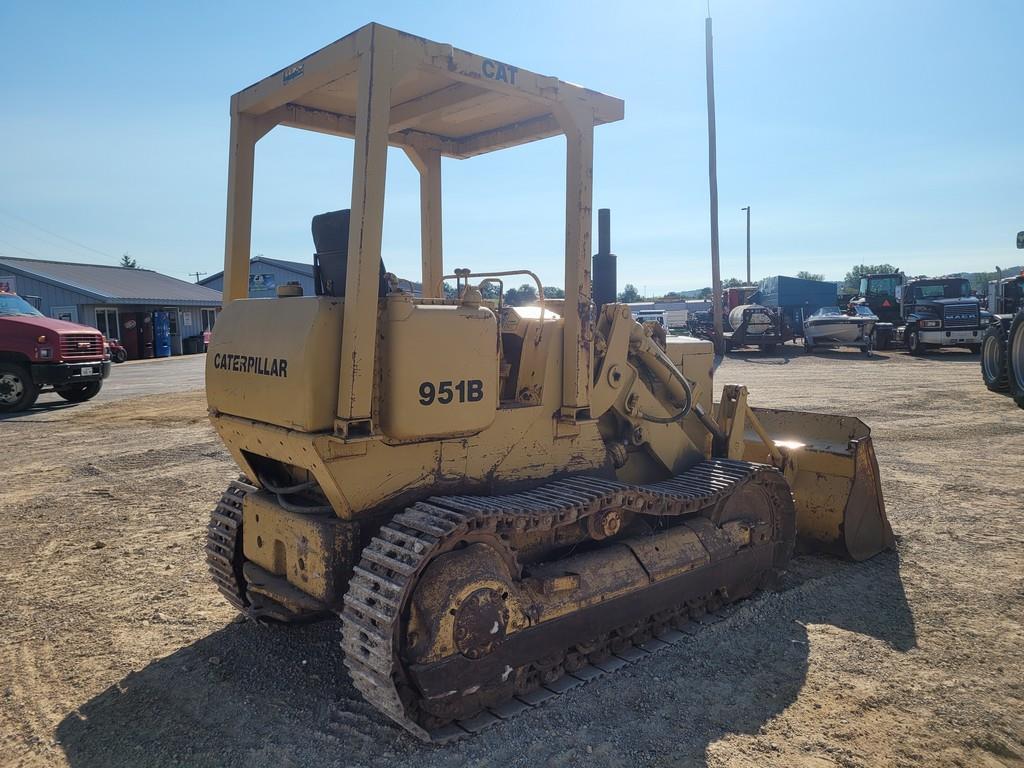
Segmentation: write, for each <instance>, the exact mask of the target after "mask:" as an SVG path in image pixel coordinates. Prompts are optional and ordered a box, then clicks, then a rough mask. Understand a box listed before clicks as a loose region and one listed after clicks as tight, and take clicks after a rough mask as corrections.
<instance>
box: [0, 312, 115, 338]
mask: <svg viewBox="0 0 1024 768" xmlns="http://www.w3.org/2000/svg"><path fill="white" fill-rule="evenodd" d="M0 323H3V324H4V325H6V326H7V328H8V330H10V331H18V330H23V331H24V332H25V333H33V334H36V335H38V334H39V332H41V331H50V332H52V333H57V334H62V333H95V334H97V335H99V331H98V330H96V329H95V328H92V327H90V326H88V325H79V324H78V323H69V322H68V321H67V320H57V319H55V318H52V317H37V316H29V315H15V316H13V317H0Z"/></svg>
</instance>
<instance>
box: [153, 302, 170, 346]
mask: <svg viewBox="0 0 1024 768" xmlns="http://www.w3.org/2000/svg"><path fill="white" fill-rule="evenodd" d="M153 352H154V353H155V354H156V356H157V357H170V356H171V318H170V316H169V315H168V314H167V313H166V312H154V313H153Z"/></svg>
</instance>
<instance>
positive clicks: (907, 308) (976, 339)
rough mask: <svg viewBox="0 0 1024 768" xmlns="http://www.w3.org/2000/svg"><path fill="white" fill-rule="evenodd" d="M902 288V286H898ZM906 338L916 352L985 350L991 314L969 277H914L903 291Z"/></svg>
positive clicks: (909, 345) (902, 312)
mask: <svg viewBox="0 0 1024 768" xmlns="http://www.w3.org/2000/svg"><path fill="white" fill-rule="evenodd" d="M897 290H898V291H900V288H899V287H898V288H897ZM900 293H901V294H902V295H900V296H899V299H900V313H901V315H902V317H903V322H904V326H905V327H904V328H903V334H902V335H903V340H904V343H905V344H906V347H907V350H908V351H909V352H910V354H912V355H918V354H922V353H923V352H924V351H925V350H927V349H929V348H934V347H966V348H967V349H968V350H970V351H971V352H972V353H975V354H976V353H978V352H980V351H981V339H982V336H983V335H984V332H985V328H986V326H987V325H988V323H989V319H990V315H989V313H988V312H984V311H982V309H981V302H980V301H979V300H978V298H977V297H976V296H974V295H972V293H971V283H970V281H969V280H966V279H964V278H960V277H943V278H934V279H926V280H912V281H910V282H909V283H907V284H906V285H904V286H902V290H901V291H900Z"/></svg>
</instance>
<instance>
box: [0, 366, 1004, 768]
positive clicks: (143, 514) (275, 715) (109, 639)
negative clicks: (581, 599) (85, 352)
mask: <svg viewBox="0 0 1024 768" xmlns="http://www.w3.org/2000/svg"><path fill="white" fill-rule="evenodd" d="M115 373H116V371H115ZM717 381H718V383H719V384H721V383H725V382H743V383H746V384H748V385H749V387H750V390H751V400H752V403H753V404H754V405H764V406H772V407H783V408H797V409H804V410H819V411H826V412H830V413H848V414H851V415H856V416H859V417H861V418H862V419H864V420H865V421H866V422H868V423H869V424H870V425H871V426H872V427H873V429H874V435H875V440H876V450H877V453H878V457H879V462H880V466H881V472H882V484H883V488H884V492H885V496H886V503H887V506H888V510H889V516H890V519H891V521H892V524H893V528H894V530H895V532H896V534H897V538H898V552H897V553H889V554H885V555H882V556H879V557H877V558H875V559H874V560H871V561H869V562H867V563H861V564H851V563H846V562H843V561H839V560H836V559H832V558H827V557H804V558H800V559H798V560H796V561H794V563H793V567H792V569H791V571H790V573H789V575H788V576H787V577H786V579H785V582H784V584H783V585H782V589H781V590H780V591H779V592H775V593H771V594H761V595H758V596H755V597H754V598H752V599H750V600H748V601H745V602H744V603H742V604H741V605H739V606H738V607H737V608H736V609H735V610H734V611H733V612H732V613H730V614H729V615H728V616H727V617H726V618H724V619H723V620H722V621H721V622H719V623H716V624H712V625H710V626H706V627H702V628H701V629H700V631H699V632H698V633H697V634H696V635H695V636H693V637H692V638H690V639H689V640H688V641H686V642H685V643H682V644H680V645H678V646H673V647H671V648H669V649H666V650H664V651H662V652H660V653H657V654H655V655H653V656H650V657H648V658H646V659H644V660H642V661H641V662H639V663H638V664H636V665H634V666H632V667H629V668H627V669H625V670H622V671H620V672H618V673H616V674H615V675H612V676H609V677H606V678H603V679H601V680H598V681H595V682H593V683H591V684H589V685H587V686H585V687H583V688H580V689H576V690H574V691H572V692H570V693H567V694H566V695H564V696H563V697H561V698H560V699H558V700H555V701H552V702H549V703H548V704H547V705H545V706H542V707H539V708H537V709H534V710H531V711H529V712H527V713H525V714H524V715H522V716H521V717H519V718H518V719H516V720H514V721H512V722H509V723H504V724H501V725H499V726H498V727H496V728H492V729H491V730H489V731H487V732H485V733H483V734H481V735H480V736H478V737H476V738H473V739H470V740H467V741H464V742H460V743H458V744H456V745H453V746H449V747H441V748H434V747H424V746H422V745H420V744H419V743H417V742H415V741H414V740H412V739H411V738H409V737H407V736H406V735H405V734H404V733H403V732H401V731H400V730H398V729H397V728H395V727H392V726H391V725H390V724H389V723H388V722H387V721H385V720H384V719H382V718H381V717H380V716H378V714H377V713H376V712H375V711H374V710H373V709H372V708H370V707H369V706H367V705H366V704H364V703H363V702H362V701H361V699H360V698H359V696H358V694H357V693H356V692H355V691H354V689H353V688H352V686H351V684H350V683H349V681H348V679H347V677H346V673H345V671H344V667H343V666H342V663H341V658H340V651H339V648H338V642H337V641H338V632H339V630H338V626H337V624H336V623H335V622H325V623H320V624H315V625H310V626H304V627H292V628H282V627H263V626H259V625H257V624H254V623H250V622H240V621H238V620H237V619H236V617H235V615H234V613H233V611H232V610H231V609H230V608H229V607H228V606H227V605H226V604H225V603H224V602H223V600H222V599H221V598H220V597H219V595H218V594H217V593H216V591H215V590H214V588H213V586H212V585H211V584H210V583H209V581H208V579H207V576H206V571H205V565H204V562H203V555H202V547H203V537H204V534H205V526H206V519H207V516H208V513H209V509H210V508H211V506H212V504H213V503H214V501H215V500H216V498H217V497H218V496H219V494H220V492H221V490H222V489H223V487H224V486H225V485H226V483H227V482H228V481H229V480H230V479H232V478H233V477H235V476H236V474H237V470H236V469H235V468H234V466H233V464H232V463H231V462H230V460H229V459H228V456H227V453H226V452H225V451H224V450H223V449H222V447H221V445H220V443H219V441H218V440H217V438H216V436H215V435H214V433H213V431H212V430H211V429H210V427H209V425H208V424H207V422H206V419H205V402H204V400H203V396H202V393H201V392H200V391H192V392H181V391H179V392H177V393H176V394H170V395H144V396H135V395H134V394H132V393H130V392H129V393H127V394H126V395H124V397H122V398H120V399H113V398H111V400H112V401H108V402H102V401H101V402H93V403H88V404H85V405H82V406H78V407H74V408H67V407H62V406H59V405H56V404H54V406H52V407H47V406H42V407H39V408H36V409H34V410H33V411H32V412H31V413H29V414H25V415H23V416H19V417H14V418H8V419H6V420H4V421H3V422H0V434H3V436H4V453H3V454H2V455H3V462H2V466H3V475H4V478H5V481H6V482H5V484H4V485H5V487H4V493H3V495H2V496H0V765H14V766H33V767H35V766H49V765H56V766H65V765H70V766H76V767H79V768H84V767H86V766H172V765H183V766H235V765H238V766H243V765H244V766H253V767H255V768H261V767H262V766H267V767H268V768H269V767H270V766H300V765H301V766H309V767H311V768H312V767H317V766H342V765H351V766H390V765H409V764H416V765H417V766H418V768H430V767H431V766H450V765H467V766H481V767H483V766H494V767H495V768H498V767H499V766H502V767H503V766H531V768H532V767H535V766H559V765H587V766H632V765H652V766H680V765H698V766H700V765H708V766H754V765H756V766H807V767H810V766H814V767H819V766H821V767H823V766H886V765H895V766H916V765H930V766H936V765H939V766H946V765H955V766H972V767H973V766H1021V765H1024V757H1022V756H1024V704H1022V696H1024V689H1022V683H1024V632H1022V623H1021V622H1022V617H1024V610H1022V608H1024V589H1022V587H1024V563H1022V552H1024V548H1022V541H1024V534H1022V532H1021V526H1020V515H1021V511H1022V494H1021V486H1020V483H1021V476H1022V456H1024V411H1021V410H1019V409H1017V408H1015V407H1014V406H1013V404H1012V402H1011V401H1010V400H1008V399H1007V398H1003V397H1000V396H997V395H992V394H990V393H988V392H987V390H985V388H984V387H983V386H982V384H981V379H980V374H979V371H978V363H977V358H974V357H970V356H968V355H966V354H964V353H960V352H956V351H948V352H943V353H939V354H935V355H932V356H929V357H927V358H924V359H916V358H910V357H908V356H906V355H904V354H902V353H880V354H876V355H874V356H873V357H872V359H870V360H865V359H864V358H863V357H862V356H861V355H860V354H859V353H857V352H855V351H851V352H849V353H847V352H834V353H829V354H824V355H818V356H813V357H811V356H806V355H804V354H803V353H802V352H801V351H797V350H796V349H795V348H792V349H787V350H786V351H785V353H784V354H783V355H779V356H775V357H769V356H763V355H761V354H758V353H749V354H737V355H734V356H733V357H731V358H730V359H728V360H727V361H726V362H725V363H724V364H723V366H722V368H721V369H720V370H719V374H718V378H717ZM143 391H144V390H143ZM125 397H126V398H127V399H124V398H125Z"/></svg>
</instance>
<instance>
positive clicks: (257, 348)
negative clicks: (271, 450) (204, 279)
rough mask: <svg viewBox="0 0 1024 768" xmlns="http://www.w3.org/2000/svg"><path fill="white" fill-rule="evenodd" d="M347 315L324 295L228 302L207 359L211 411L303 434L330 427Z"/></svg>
mask: <svg viewBox="0 0 1024 768" xmlns="http://www.w3.org/2000/svg"><path fill="white" fill-rule="evenodd" d="M343 309H344V302H343V301H342V300H341V299H334V298H329V297H324V296H309V297H295V298H287V299H242V300H240V301H233V302H231V303H230V304H228V305H227V306H226V307H224V309H223V311H221V313H220V315H219V316H218V317H217V325H216V327H215V329H214V332H213V336H212V338H211V339H210V348H209V350H208V354H207V356H206V397H207V401H208V403H209V405H210V408H211V409H213V410H214V411H217V412H220V413H226V414H230V415H232V416H241V417H243V418H248V419H253V420H254V421H259V422H264V423H267V424H274V425H277V426H280V427H287V428H289V429H297V430H300V431H302V432H320V431H324V430H329V429H331V428H332V427H333V425H334V418H335V415H336V414H337V411H338V377H339V370H340V362H341V331H342V316H343V314H344V312H343Z"/></svg>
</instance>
